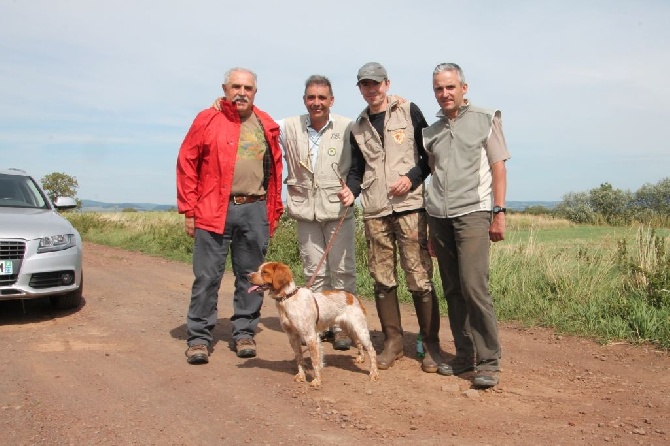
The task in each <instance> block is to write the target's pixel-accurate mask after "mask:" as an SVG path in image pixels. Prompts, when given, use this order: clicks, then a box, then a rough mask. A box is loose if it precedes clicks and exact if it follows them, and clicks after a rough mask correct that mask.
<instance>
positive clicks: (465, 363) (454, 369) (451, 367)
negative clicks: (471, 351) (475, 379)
mask: <svg viewBox="0 0 670 446" xmlns="http://www.w3.org/2000/svg"><path fill="white" fill-rule="evenodd" d="M474 369H475V358H473V357H472V356H456V357H455V358H454V360H453V361H451V363H446V362H443V363H442V364H440V365H439V366H437V373H439V374H440V375H444V376H457V375H460V374H463V373H465V372H471V371H473V370H474Z"/></svg>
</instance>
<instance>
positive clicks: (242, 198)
mask: <svg viewBox="0 0 670 446" xmlns="http://www.w3.org/2000/svg"><path fill="white" fill-rule="evenodd" d="M262 200H265V194H263V195H231V196H230V201H232V202H233V204H247V203H255V202H257V201H262Z"/></svg>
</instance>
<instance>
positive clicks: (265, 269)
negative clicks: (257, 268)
mask: <svg viewBox="0 0 670 446" xmlns="http://www.w3.org/2000/svg"><path fill="white" fill-rule="evenodd" d="M274 275H275V263H274V262H266V263H263V264H262V265H261V278H262V279H263V282H264V283H268V284H271V283H272V279H273V277H274Z"/></svg>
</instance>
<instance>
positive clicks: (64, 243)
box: [37, 234, 75, 254]
mask: <svg viewBox="0 0 670 446" xmlns="http://www.w3.org/2000/svg"><path fill="white" fill-rule="evenodd" d="M39 240H40V245H39V246H38V247H37V253H38V254H39V253H43V252H53V251H62V250H63V249H68V248H71V247H73V246H74V244H75V237H74V234H59V235H52V236H50V237H42V238H41V239H39Z"/></svg>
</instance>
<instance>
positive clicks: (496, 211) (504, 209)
mask: <svg viewBox="0 0 670 446" xmlns="http://www.w3.org/2000/svg"><path fill="white" fill-rule="evenodd" d="M501 212H502V213H503V214H504V213H505V212H507V209H506V208H501V207H500V206H493V213H494V214H500V213H501Z"/></svg>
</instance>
